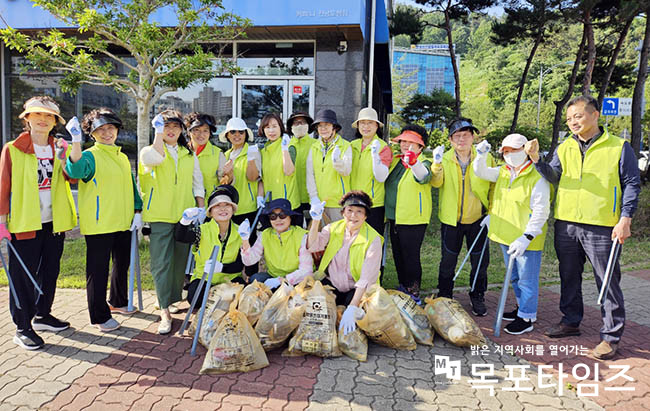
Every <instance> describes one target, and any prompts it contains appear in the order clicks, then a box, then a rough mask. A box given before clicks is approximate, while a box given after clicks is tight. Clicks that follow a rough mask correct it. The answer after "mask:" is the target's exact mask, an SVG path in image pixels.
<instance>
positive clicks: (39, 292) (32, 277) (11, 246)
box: [7, 240, 43, 295]
mask: <svg viewBox="0 0 650 411" xmlns="http://www.w3.org/2000/svg"><path fill="white" fill-rule="evenodd" d="M7 245H8V246H9V249H10V250H11V251H12V252H13V253H14V256H15V257H16V259H17V260H18V262H19V263H20V265H21V266H22V267H23V270H25V274H27V277H29V279H30V280H31V282H32V284H34V288H36V291H38V294H40V295H43V290H41V287H39V286H38V283H37V282H36V280H35V279H34V276H32V273H30V272H29V270H28V269H27V266H26V265H25V262H24V261H23V259H22V258H20V254H18V251H16V249H15V248H14V245H13V244H11V241H9V240H7Z"/></svg>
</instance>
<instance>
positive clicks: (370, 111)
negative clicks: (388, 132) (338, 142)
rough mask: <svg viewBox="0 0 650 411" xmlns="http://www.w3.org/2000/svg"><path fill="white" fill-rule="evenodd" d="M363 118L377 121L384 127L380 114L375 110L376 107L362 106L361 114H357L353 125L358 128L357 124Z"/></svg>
mask: <svg viewBox="0 0 650 411" xmlns="http://www.w3.org/2000/svg"><path fill="white" fill-rule="evenodd" d="M361 120H372V121H376V122H377V124H379V127H384V123H382V122H381V121H379V116H378V115H377V112H376V111H375V109H374V108H372V107H366V108H362V109H361V110H360V111H359V115H358V116H357V119H356V120H355V121H354V123H352V127H353V128H357V125H358V123H359V121H361Z"/></svg>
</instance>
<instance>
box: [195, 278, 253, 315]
mask: <svg viewBox="0 0 650 411" xmlns="http://www.w3.org/2000/svg"><path fill="white" fill-rule="evenodd" d="M230 281H231V282H233V283H237V284H244V285H246V281H245V280H244V279H243V278H241V277H235V278H233V279H232V280H230ZM200 282H201V280H200V279H198V278H197V279H194V280H192V282H190V285H189V286H188V287H187V302H188V303H190V304H192V299H193V298H194V295H195V294H196V293H197V291H198V292H199V298H198V299H197V300H196V306H195V307H194V309H195V310H198V309H199V308H201V304H202V303H203V293H204V292H205V284H203V287H201V290H198V288H199V283H200ZM206 308H209V307H206Z"/></svg>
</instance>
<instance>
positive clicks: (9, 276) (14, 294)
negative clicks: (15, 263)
mask: <svg viewBox="0 0 650 411" xmlns="http://www.w3.org/2000/svg"><path fill="white" fill-rule="evenodd" d="M7 242H9V240H7ZM0 259H2V266H3V267H4V269H5V274H7V280H9V292H10V293H11V295H12V296H13V298H14V303H16V307H17V308H18V309H19V310H22V307H21V306H20V301H18V294H16V287H14V282H13V281H12V280H11V274H9V267H8V266H7V262H6V261H5V256H4V255H3V254H2V250H0Z"/></svg>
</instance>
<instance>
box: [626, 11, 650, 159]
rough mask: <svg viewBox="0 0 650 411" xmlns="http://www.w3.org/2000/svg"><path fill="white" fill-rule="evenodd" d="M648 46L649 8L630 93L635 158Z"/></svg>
mask: <svg viewBox="0 0 650 411" xmlns="http://www.w3.org/2000/svg"><path fill="white" fill-rule="evenodd" d="M649 48H650V9H647V10H646V20H645V34H644V35H643V46H641V56H640V58H639V72H638V74H637V77H636V84H635V85H634V94H633V95H632V140H631V141H630V143H631V144H632V148H633V149H634V154H636V156H637V158H638V157H639V149H640V146H641V138H642V137H643V135H642V133H641V131H642V130H641V118H642V117H643V108H644V107H643V100H644V96H643V94H644V90H645V82H646V79H647V78H648V51H649V50H648V49H649Z"/></svg>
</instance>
